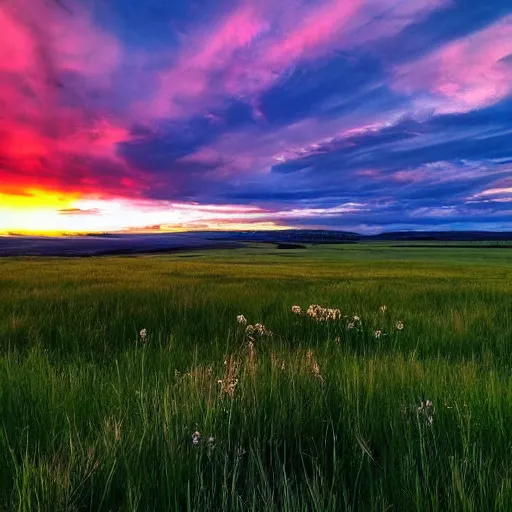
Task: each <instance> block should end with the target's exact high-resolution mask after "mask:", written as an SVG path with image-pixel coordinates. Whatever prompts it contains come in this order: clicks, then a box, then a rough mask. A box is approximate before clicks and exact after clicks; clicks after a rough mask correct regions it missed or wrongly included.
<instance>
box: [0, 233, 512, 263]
mask: <svg viewBox="0 0 512 512" xmlns="http://www.w3.org/2000/svg"><path fill="white" fill-rule="evenodd" d="M379 241H380V242H397V243H400V244H401V246H403V244H404V243H407V242H409V243H414V246H415V247H419V246H420V243H423V245H425V243H429V242H458V245H457V247H459V248H462V247H474V248H478V247H503V248H512V244H509V243H507V242H512V232H504V231H501V232H491V231H394V232H385V233H381V234H378V235H361V234H358V233H354V232H350V231H330V230H307V229H290V230H282V231H202V232H199V231H193V232H187V233H151V234H149V233H146V234H134V233H126V234H114V233H112V234H109V233H102V234H98V235H94V234H92V233H91V234H88V235H81V236H67V237H37V236H19V235H17V236H1V237H0V256H101V255H115V254H145V253H146V254H147V253H158V252H160V253H161V252H164V253H165V252H177V251H190V250H200V249H220V248H222V249H233V248H238V247H243V244H244V243H249V242H252V243H271V244H276V245H277V246H281V247H282V248H285V247H288V248H291V247H293V246H301V245H304V244H358V243H365V242H379ZM468 242H486V245H474V246H470V245H469V246H468V245H461V243H468ZM438 247H441V245H439V246H438ZM444 247H450V245H444Z"/></svg>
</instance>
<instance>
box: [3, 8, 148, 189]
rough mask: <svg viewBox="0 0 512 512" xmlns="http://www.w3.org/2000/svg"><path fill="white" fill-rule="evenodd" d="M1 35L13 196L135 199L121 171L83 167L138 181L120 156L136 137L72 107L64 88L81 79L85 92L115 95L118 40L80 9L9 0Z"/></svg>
mask: <svg viewBox="0 0 512 512" xmlns="http://www.w3.org/2000/svg"><path fill="white" fill-rule="evenodd" d="M0 33H1V34H2V44H1V45H0V110H1V112H2V115H1V117H2V126H1V128H0V155H1V156H2V158H1V161H2V164H1V165H0V182H2V186H3V187H4V188H5V189H8V190H9V191H10V192H11V193H22V192H23V190H25V189H30V188H43V189H53V190H58V191H60V190H63V191H66V192H84V193H93V194H99V195H101V194H104V195H109V194H112V193H120V192H121V193H130V192H124V191H125V190H126V189H127V188H129V187H127V185H126V183H123V182H122V179H121V178H122V177H121V176H120V175H115V172H114V173H113V174H114V176H107V175H105V176H102V171H101V170H99V171H98V170H95V169H91V168H88V166H87V165H86V164H85V163H77V162H76V161H75V159H76V158H78V160H79V161H80V160H81V161H82V162H85V161H87V160H88V159H98V160H101V161H103V162H109V163H111V164H113V165H115V166H116V167H117V168H118V169H120V170H123V172H126V173H127V174H128V175H130V174H133V173H134V172H135V171H132V170H127V169H126V168H125V166H124V164H123V162H121V161H120V159H119V158H118V157H117V155H116V144H117V143H118V142H121V141H123V140H128V138H129V132H128V130H127V129H126V128H125V126H124V124H123V122H122V121H121V120H118V119H114V118H112V116H109V115H108V114H107V113H100V112H98V111H95V109H94V108H92V107H91V106H90V105H88V104H85V103H84V104H81V105H79V106H73V107H71V106H68V105H65V104H64V103H63V102H62V96H61V93H62V89H61V85H60V82H61V80H62V79H63V77H65V75H66V74H67V73H75V74H77V75H79V78H80V81H81V83H82V84H83V86H84V88H85V89H87V88H88V87H92V88H94V89H95V90H97V89H98V88H109V87H110V86H111V77H112V73H113V72H114V71H115V70H116V67H117V66H118V65H119V64H120V60H121V58H122V50H121V46H120V44H119V43H118V41H117V39H116V38H115V37H113V36H112V35H111V34H109V33H107V32H105V31H104V30H102V29H100V28H98V27H97V26H95V24H94V23H93V21H92V17H91V15H90V13H88V12H86V11H85V10H82V9H81V8H80V6H79V4H76V3H75V4H73V9H72V11H70V10H68V9H66V8H64V7H63V6H62V5H60V4H59V3H58V2H56V1H46V0H30V1H29V0H6V1H5V2H4V3H2V7H1V9H0ZM70 156H71V160H70ZM139 188H140V185H139Z"/></svg>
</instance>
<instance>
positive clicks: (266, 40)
mask: <svg viewBox="0 0 512 512" xmlns="http://www.w3.org/2000/svg"><path fill="white" fill-rule="evenodd" d="M0 33H1V34H2V42H3V44H2V45H1V46H0V232H6V231H10V230H17V231H31V232H33V231H96V230H101V231H105V230H122V229H144V228H147V227H148V226H149V227H152V229H186V228H187V227H189V228H194V229H205V228H208V227H210V228H224V227H226V226H228V227H229V226H231V227H233V228H239V227H244V226H245V227H247V226H252V227H254V228H274V227H282V226H292V227H293V226H297V227H299V226H312V227H331V228H336V229H351V230H354V229H356V230H357V229H360V230H365V231H377V230H385V229H399V228H408V229H409V228H414V227H420V228H435V227H442V228H443V229H446V228H447V227H448V228H449V227H453V228H472V227H475V228H478V227H481V228H485V229H510V228H512V221H511V219H512V193H511V188H512V183H511V181H510V180H511V179H512V146H511V144H510V140H511V137H512V117H511V115H510V114H511V112H512V5H509V4H508V3H507V2H503V1H502V0H490V1H489V2H485V5H483V4H481V5H475V3H468V2H464V1H463V0H414V1H412V0H411V1H404V0H354V1H345V0H320V1H315V2H312V1H310V0H286V1H285V2H275V1H273V2H272V1H270V0H258V1H256V0H243V1H242V2H228V1H223V0H222V1H220V2H219V1H217V0H215V1H213V0H199V2H195V3H193V4H189V3H186V2H177V3H176V2H163V1H162V2H161V3H159V2H152V3H151V5H149V4H148V5H146V4H145V3H140V2H135V1H134V0H112V2H97V3H94V4H92V3H90V2H82V1H81V0H59V1H57V0H4V1H3V2H2V3H1V4H0Z"/></svg>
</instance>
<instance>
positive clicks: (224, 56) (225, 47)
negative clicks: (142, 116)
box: [142, 5, 269, 117]
mask: <svg viewBox="0 0 512 512" xmlns="http://www.w3.org/2000/svg"><path fill="white" fill-rule="evenodd" d="M268 27H269V25H268V22H266V21H265V20H264V19H262V18H261V17H260V16H259V14H258V13H257V11H256V10H255V9H253V8H252V7H250V6H248V5H243V6H242V7H240V8H238V9H237V10H235V11H234V12H232V13H231V14H229V15H228V16H227V17H226V19H224V20H223V21H222V22H221V23H219V24H218V26H217V27H214V28H212V29H209V30H207V31H203V33H205V34H206V35H203V36H200V35H199V34H194V35H193V36H192V37H189V38H185V39H184V41H183V43H184V47H185V49H184V50H183V51H182V52H181V53H180V54H179V55H178V57H177V59H176V61H175V63H174V65H173V66H172V67H171V68H170V69H169V70H167V71H165V72H163V73H161V74H160V76H159V78H158V91H157V96H156V99H155V100H153V101H152V104H151V106H150V113H151V114H152V115H154V116H156V117H167V116H172V115H180V114H182V113H186V112H187V111H188V108H189V107H190V105H186V104H187V102H188V101H192V100H194V99H197V98H202V99H203V101H205V100H208V99H211V98H212V97H214V96H215V94H216V92H215V91H213V90H211V89H210V88H209V86H210V79H211V74H212V73H215V72H216V71H219V72H220V71H222V70H223V69H224V68H225V67H226V66H227V65H229V63H230V62H231V61H232V60H233V59H234V57H235V55H236V54H237V52H238V51H240V50H241V49H243V48H246V47H247V46H248V45H250V44H251V42H252V41H253V40H254V39H256V38H257V37H258V36H259V35H261V34H262V33H264V32H265V31H266V30H268ZM192 48H193V49H192ZM183 103H185V106H184V107H183V106H182V104H183ZM206 103H208V101H206ZM142 108H143V109H146V105H142ZM183 108H184V109H185V110H184V111H183V110H182V109H183Z"/></svg>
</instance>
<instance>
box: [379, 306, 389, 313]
mask: <svg viewBox="0 0 512 512" xmlns="http://www.w3.org/2000/svg"><path fill="white" fill-rule="evenodd" d="M387 309H388V307H387V306H386V305H382V306H381V307H380V308H379V311H380V312H381V313H385V312H386V310H387Z"/></svg>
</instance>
